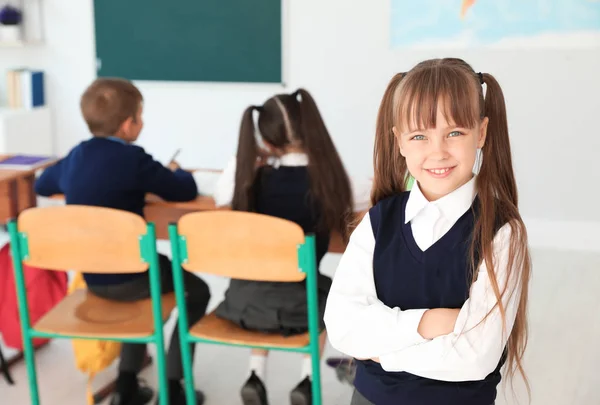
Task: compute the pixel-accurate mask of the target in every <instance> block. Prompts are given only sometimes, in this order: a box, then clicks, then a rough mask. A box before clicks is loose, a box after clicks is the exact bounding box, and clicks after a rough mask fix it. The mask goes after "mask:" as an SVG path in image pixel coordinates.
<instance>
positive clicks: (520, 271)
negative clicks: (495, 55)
mask: <svg viewBox="0 0 600 405" xmlns="http://www.w3.org/2000/svg"><path fill="white" fill-rule="evenodd" d="M478 79H479V80H482V81H483V82H484V83H485V85H486V95H485V101H484V104H483V105H484V111H483V115H484V116H485V117H487V118H488V119H489V123H488V129H487V136H486V141H485V144H484V146H483V148H482V163H481V169H480V170H479V173H478V175H477V180H476V181H477V193H478V198H479V202H480V204H479V215H478V216H477V221H476V223H475V227H474V230H473V243H472V247H471V258H472V259H471V261H472V263H473V269H474V270H473V271H474V272H475V269H476V268H478V267H479V263H475V257H476V252H477V251H478V252H479V255H478V257H479V259H478V260H479V262H482V261H483V262H485V265H486V268H487V272H488V275H489V279H490V282H491V284H492V288H493V291H494V294H495V295H496V298H497V302H498V304H497V305H498V307H499V311H500V314H501V316H502V319H505V316H506V312H505V308H504V305H503V304H502V299H501V298H502V297H503V296H504V294H516V293H518V291H517V287H519V288H520V289H521V291H520V293H519V294H520V300H519V309H518V311H517V317H516V320H515V324H514V326H513V330H512V333H511V335H510V336H509V339H508V345H507V352H508V358H507V371H508V373H509V375H511V376H512V375H513V374H514V373H515V371H517V370H518V371H519V373H520V374H521V375H522V376H523V378H524V381H525V383H526V385H527V388H528V389H529V384H528V382H527V378H526V376H525V372H524V369H523V366H522V359H523V355H524V352H525V347H526V345H527V310H526V308H527V297H528V286H529V278H530V272H531V259H530V257H529V252H528V244H527V231H526V229H525V225H524V223H523V220H522V218H521V216H520V214H519V210H518V196H517V185H516V181H515V175H514V171H513V166H512V156H511V148H510V140H509V135H508V122H507V115H506V105H505V101H504V95H503V93H502V89H501V88H500V85H499V84H498V82H497V81H496V79H495V78H494V77H493V76H492V75H490V74H487V73H484V74H479V77H478ZM504 224H509V225H510V226H511V238H510V244H509V262H508V265H507V271H508V275H507V280H508V281H507V283H506V287H505V288H504V289H503V290H502V291H500V288H499V286H498V280H497V278H496V275H495V272H494V268H495V267H494V258H493V241H494V237H495V235H496V232H497V230H498V227H499V226H502V225H504ZM515 272H516V274H515ZM473 276H474V277H473V280H475V277H476V274H474V275H473ZM506 332H507V331H503V333H506Z"/></svg>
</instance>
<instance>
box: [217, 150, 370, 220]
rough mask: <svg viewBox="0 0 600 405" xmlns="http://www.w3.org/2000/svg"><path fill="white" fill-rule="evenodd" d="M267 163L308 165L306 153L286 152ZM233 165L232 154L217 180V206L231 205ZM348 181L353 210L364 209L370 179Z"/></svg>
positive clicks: (234, 160)
mask: <svg viewBox="0 0 600 405" xmlns="http://www.w3.org/2000/svg"><path fill="white" fill-rule="evenodd" d="M267 163H268V164H269V165H270V166H273V167H275V168H278V167H280V166H308V155H306V154H305V153H288V154H285V155H283V156H280V157H278V158H275V157H272V158H269V159H268V160H267ZM235 167H236V159H235V156H234V157H232V158H231V159H230V160H229V163H228V164H227V167H226V168H225V170H223V173H222V174H221V176H219V179H218V180H217V185H216V188H215V191H214V193H213V198H214V199H215V204H216V205H217V206H218V207H222V206H226V205H231V200H232V199H233V190H234V188H235ZM350 181H351V188H352V194H353V199H354V210H355V211H363V210H366V209H367V208H368V207H369V204H370V198H371V185H372V180H371V179H368V180H366V179H365V180H363V181H357V179H351V180H350Z"/></svg>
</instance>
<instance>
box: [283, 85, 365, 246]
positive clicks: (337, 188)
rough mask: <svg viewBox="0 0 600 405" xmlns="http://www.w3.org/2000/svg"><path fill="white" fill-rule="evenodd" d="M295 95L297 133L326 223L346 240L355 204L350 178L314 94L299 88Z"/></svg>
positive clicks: (315, 196)
mask: <svg viewBox="0 0 600 405" xmlns="http://www.w3.org/2000/svg"><path fill="white" fill-rule="evenodd" d="M292 97H294V98H295V99H297V100H298V98H299V100H298V103H299V107H300V134H298V135H299V138H300V140H301V141H302V143H303V145H304V149H305V151H306V153H307V155H308V158H309V164H308V172H309V176H310V181H311V192H312V194H313V197H314V198H315V200H316V201H318V203H319V206H320V211H321V212H322V215H323V225H324V226H327V229H331V230H337V231H338V232H340V233H341V234H342V236H343V237H344V239H345V240H347V238H348V234H349V230H348V223H349V222H350V221H351V216H352V214H353V208H354V203H353V201H352V190H351V186H350V179H349V178H348V174H347V173H346V170H345V169H344V165H343V163H342V160H341V158H340V156H339V155H338V152H337V150H336V148H335V145H334V144H333V141H332V140H331V137H330V136H329V132H328V131H327V127H326V126H325V122H323V118H322V117H321V113H320V112H319V109H318V107H317V104H316V103H315V100H314V99H313V97H312V96H311V95H310V93H309V92H308V91H306V90H304V89H298V90H297V91H296V92H295V93H293V94H292Z"/></svg>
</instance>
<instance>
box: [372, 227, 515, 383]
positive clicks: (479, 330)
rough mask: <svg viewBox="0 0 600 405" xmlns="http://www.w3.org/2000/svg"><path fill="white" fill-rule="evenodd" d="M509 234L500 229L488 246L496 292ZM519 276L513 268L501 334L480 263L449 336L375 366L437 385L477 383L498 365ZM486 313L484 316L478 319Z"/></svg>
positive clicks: (504, 277)
mask: <svg viewBox="0 0 600 405" xmlns="http://www.w3.org/2000/svg"><path fill="white" fill-rule="evenodd" d="M511 232H512V230H511V226H510V224H506V225H504V226H503V227H502V228H500V230H499V231H498V232H497V234H496V236H495V238H494V242H493V243H494V253H493V255H494V263H495V270H496V279H497V281H498V288H499V290H500V292H502V291H503V289H504V287H505V286H506V285H507V267H508V258H509V242H510V235H511ZM519 274H520V271H519V269H514V270H513V272H512V275H511V283H510V284H509V286H508V288H507V289H506V292H505V294H504V296H503V298H502V303H503V305H504V308H505V312H506V323H505V325H504V326H505V330H504V331H503V328H502V326H503V322H502V317H501V315H500V309H499V308H498V307H497V306H496V308H494V309H493V310H492V308H493V307H494V305H496V303H497V299H496V296H495V295H494V291H493V289H492V284H491V281H490V278H489V277H488V274H487V268H486V265H485V263H482V264H481V266H480V268H479V271H478V276H477V281H475V283H473V285H472V286H471V290H470V294H469V299H467V301H466V302H465V304H464V305H463V307H462V308H461V310H460V313H459V315H458V318H457V320H456V325H455V328H454V331H453V332H452V333H451V334H449V335H445V336H439V337H437V338H435V339H433V340H430V341H427V342H425V343H422V344H418V345H415V346H412V347H409V348H406V349H404V350H399V351H396V352H394V353H388V354H385V355H382V356H380V357H379V360H380V362H381V367H382V368H383V369H384V370H386V371H406V372H409V373H411V374H415V375H418V376H421V377H425V378H430V379H435V380H441V381H479V380H483V379H484V378H485V377H486V376H487V375H488V374H490V373H491V372H492V371H494V369H495V368H496V367H497V366H498V362H499V361H500V358H501V356H502V353H503V351H504V348H505V346H506V343H507V341H508V337H509V336H510V333H511V331H512V328H513V325H514V322H515V318H516V316H517V310H518V306H519V297H520V292H521V285H520V284H518V280H520V278H519V277H518V275H519ZM513 276H514V277H513ZM515 280H516V281H515ZM490 311H491V313H490ZM488 313H490V315H489V316H488V317H487V318H486V319H485V320H483V319H484V318H485V316H486V315H487V314H488ZM482 320H483V321H482Z"/></svg>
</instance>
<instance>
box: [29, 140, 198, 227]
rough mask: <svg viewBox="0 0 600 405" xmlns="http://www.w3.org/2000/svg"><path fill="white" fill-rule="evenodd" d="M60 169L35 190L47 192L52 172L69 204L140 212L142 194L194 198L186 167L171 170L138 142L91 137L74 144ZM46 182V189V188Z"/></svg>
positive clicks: (142, 205) (174, 199)
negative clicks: (129, 142) (137, 144)
mask: <svg viewBox="0 0 600 405" xmlns="http://www.w3.org/2000/svg"><path fill="white" fill-rule="evenodd" d="M58 168H59V169H58V170H57V171H56V172H55V173H53V170H49V171H48V172H46V174H45V176H46V177H45V178H42V179H41V180H40V181H39V182H38V183H37V191H38V192H39V194H42V195H47V194H51V193H52V191H55V190H52V188H53V187H52V186H53V184H49V183H50V181H49V180H50V179H48V178H47V176H51V175H52V174H55V175H56V176H57V180H58V186H59V187H60V191H61V192H62V193H64V194H65V197H66V202H67V204H80V205H94V206H99V207H108V208H116V209H121V210H125V211H130V212H133V213H135V214H138V215H142V216H143V209H144V204H145V195H146V193H153V194H157V195H159V196H160V197H162V198H164V199H166V200H172V201H186V200H191V199H193V198H195V197H196V195H197V190H196V183H195V182H194V181H193V179H192V177H191V176H190V175H189V174H188V173H187V172H185V171H176V172H172V171H171V170H169V169H167V168H166V167H164V166H162V165H161V164H160V163H158V162H156V161H155V160H154V159H153V158H152V156H150V155H148V154H147V153H146V152H144V150H143V149H142V148H140V147H139V146H135V145H131V144H128V143H125V142H124V141H121V140H120V139H119V138H113V137H111V138H92V139H89V140H87V141H83V142H81V143H80V144H79V145H77V146H76V147H75V148H73V150H71V152H70V153H69V154H68V156H67V157H66V158H65V159H63V160H62V161H61V162H60V163H59V165H58ZM46 186H47V187H48V188H47V189H46V188H45V187H46Z"/></svg>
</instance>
